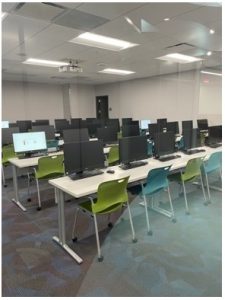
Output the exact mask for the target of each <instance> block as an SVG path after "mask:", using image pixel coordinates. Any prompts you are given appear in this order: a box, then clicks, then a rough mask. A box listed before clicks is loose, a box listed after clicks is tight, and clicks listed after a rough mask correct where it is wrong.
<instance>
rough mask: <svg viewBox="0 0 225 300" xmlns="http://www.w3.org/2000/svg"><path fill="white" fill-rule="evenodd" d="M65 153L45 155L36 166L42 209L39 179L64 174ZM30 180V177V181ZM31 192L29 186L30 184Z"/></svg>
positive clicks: (39, 202) (35, 174)
mask: <svg viewBox="0 0 225 300" xmlns="http://www.w3.org/2000/svg"><path fill="white" fill-rule="evenodd" d="M63 161H64V155H63V154H61V155H54V156H44V157H40V158H39V159H38V166H37V169H36V168H34V176H35V180H36V185H37V192H38V208H37V209H38V210H41V198H40V190H39V180H46V179H47V180H49V179H54V178H57V177H60V176H63V175H64V164H63ZM29 181H30V180H29V179H28V182H29ZM28 193H29V186H28Z"/></svg>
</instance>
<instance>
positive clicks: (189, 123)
mask: <svg viewBox="0 0 225 300" xmlns="http://www.w3.org/2000/svg"><path fill="white" fill-rule="evenodd" d="M192 129H193V121H192V120H188V121H182V132H183V131H184V130H192Z"/></svg>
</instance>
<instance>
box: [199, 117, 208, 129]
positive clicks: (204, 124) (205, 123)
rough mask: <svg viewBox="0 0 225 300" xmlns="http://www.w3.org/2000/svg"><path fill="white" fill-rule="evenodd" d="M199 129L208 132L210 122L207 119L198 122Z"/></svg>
mask: <svg viewBox="0 0 225 300" xmlns="http://www.w3.org/2000/svg"><path fill="white" fill-rule="evenodd" d="M197 124H198V129H199V130H208V127H209V126H208V120H207V119H199V120H197Z"/></svg>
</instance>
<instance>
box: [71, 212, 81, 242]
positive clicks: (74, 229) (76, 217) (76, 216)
mask: <svg viewBox="0 0 225 300" xmlns="http://www.w3.org/2000/svg"><path fill="white" fill-rule="evenodd" d="M79 211H80V208H79V207H77V209H76V213H75V219H74V223H73V231H72V241H73V242H76V241H77V236H76V235H75V233H76V232H75V231H76V225H77V219H78V213H79Z"/></svg>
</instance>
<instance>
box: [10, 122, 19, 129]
mask: <svg viewBox="0 0 225 300" xmlns="http://www.w3.org/2000/svg"><path fill="white" fill-rule="evenodd" d="M11 127H18V126H17V123H9V128H11Z"/></svg>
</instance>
